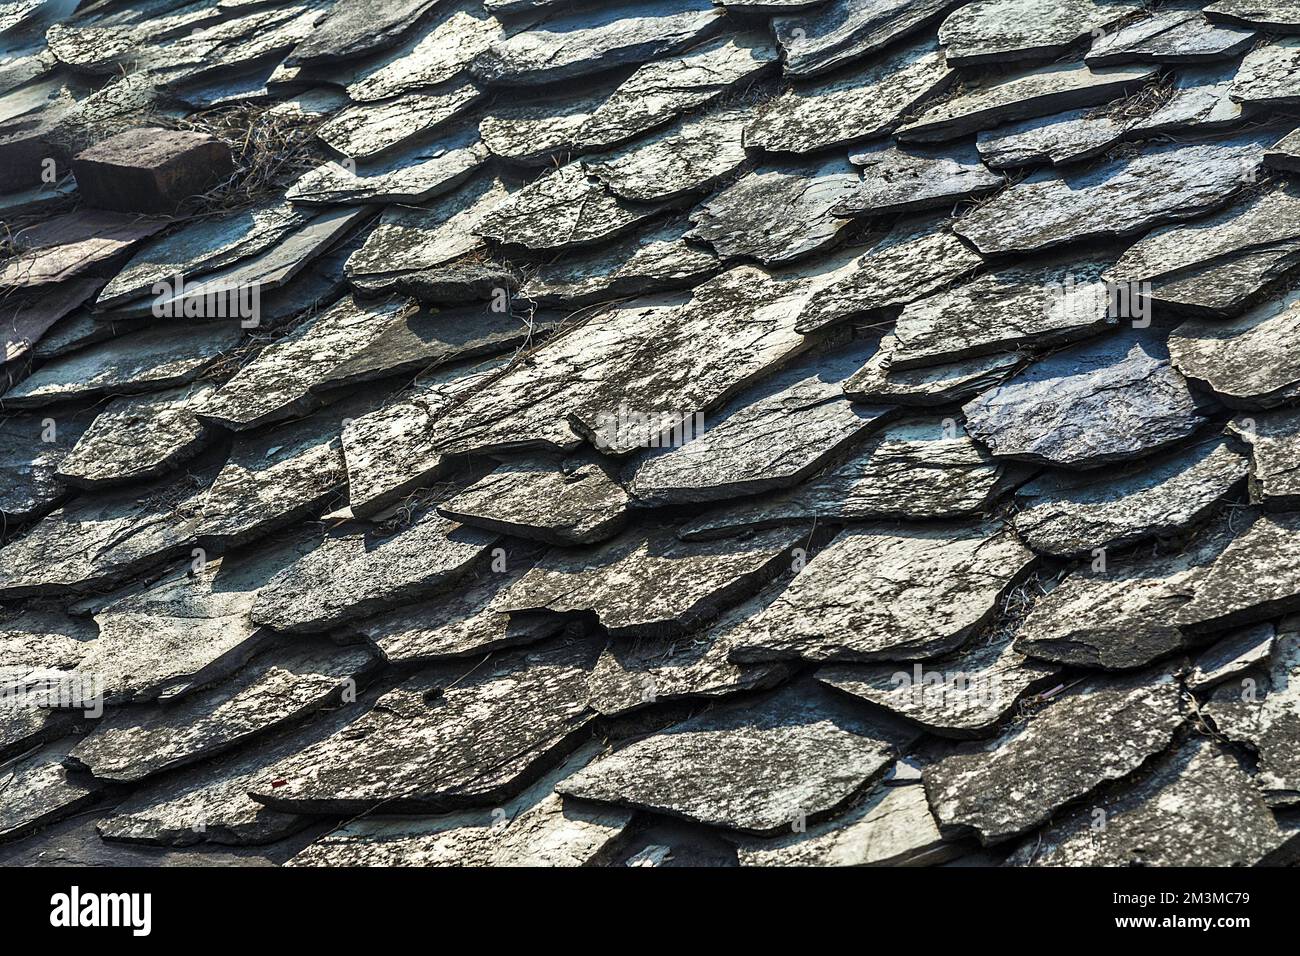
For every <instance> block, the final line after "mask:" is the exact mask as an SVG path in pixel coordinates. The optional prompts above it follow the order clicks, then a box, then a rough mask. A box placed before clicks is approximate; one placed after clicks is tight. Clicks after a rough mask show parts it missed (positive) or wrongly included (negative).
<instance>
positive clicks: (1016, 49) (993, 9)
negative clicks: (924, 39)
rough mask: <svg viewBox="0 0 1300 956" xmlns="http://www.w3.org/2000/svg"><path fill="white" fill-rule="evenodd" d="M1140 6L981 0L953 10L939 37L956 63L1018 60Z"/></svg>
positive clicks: (1063, 44)
mask: <svg viewBox="0 0 1300 956" xmlns="http://www.w3.org/2000/svg"><path fill="white" fill-rule="evenodd" d="M1137 9H1141V8H1140V6H1139V5H1138V4H1136V3H1133V2H1107V0H977V2H975V3H968V4H966V5H965V6H962V7H958V8H957V10H955V11H954V12H953V13H951V14H949V15H948V19H946V20H944V21H943V25H942V26H941V27H939V41H940V42H941V43H942V44H943V45H944V52H945V53H946V54H947V56H948V61H949V62H950V63H952V64H953V65H954V66H976V65H982V64H986V63H1019V62H1022V61H1024V60H1028V59H1035V58H1047V57H1055V56H1059V55H1060V54H1062V53H1064V52H1065V51H1066V49H1068V48H1069V47H1070V46H1071V45H1072V44H1073V43H1074V42H1075V41H1076V40H1078V39H1080V38H1081V37H1085V36H1087V35H1088V34H1090V33H1092V34H1094V35H1095V34H1096V33H1097V32H1100V31H1102V30H1105V28H1107V27H1109V26H1110V25H1111V24H1112V23H1115V22H1116V21H1117V20H1121V19H1123V18H1124V17H1126V16H1129V15H1130V14H1131V13H1133V11H1134V10H1137Z"/></svg>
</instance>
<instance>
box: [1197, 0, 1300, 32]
mask: <svg viewBox="0 0 1300 956" xmlns="http://www.w3.org/2000/svg"><path fill="white" fill-rule="evenodd" d="M1205 16H1206V18H1207V19H1209V20H1211V21H1213V22H1215V23H1240V24H1246V25H1248V26H1252V27H1258V28H1260V29H1262V30H1274V31H1277V32H1278V33H1295V32H1296V31H1297V30H1300V10H1297V9H1296V8H1295V4H1294V2H1293V0H1216V2H1215V3H1211V4H1210V5H1209V6H1207V7H1206V8H1205Z"/></svg>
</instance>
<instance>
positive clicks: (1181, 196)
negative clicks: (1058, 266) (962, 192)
mask: <svg viewBox="0 0 1300 956" xmlns="http://www.w3.org/2000/svg"><path fill="white" fill-rule="evenodd" d="M1271 138H1272V137H1263V138H1261V137H1260V135H1259V134H1254V135H1253V136H1245V137H1240V138H1237V139H1232V140H1223V141H1218V142H1213V143H1204V144H1199V145H1196V144H1193V145H1183V144H1181V143H1177V142H1174V143H1170V144H1167V145H1162V146H1157V147H1155V148H1153V149H1150V150H1148V151H1146V152H1144V153H1142V154H1140V155H1139V156H1137V157H1135V158H1132V159H1115V160H1111V161H1110V162H1107V163H1105V164H1103V165H1101V166H1099V167H1096V168H1094V169H1090V170H1088V171H1087V172H1081V173H1073V174H1056V173H1053V172H1047V171H1044V172H1040V173H1035V174H1034V175H1032V176H1030V177H1029V179H1027V180H1025V181H1024V182H1021V183H1017V184H1016V185H1014V186H1012V187H1010V188H1009V189H1007V190H1005V191H1004V192H1002V193H999V194H998V195H997V196H995V197H993V198H992V199H991V200H989V201H988V202H987V203H984V204H983V205H982V206H980V207H979V208H978V209H975V210H974V211H972V212H971V213H970V214H969V215H967V216H965V217H963V218H962V219H961V220H960V221H959V222H958V223H957V224H956V225H955V226H954V227H953V229H954V231H955V232H956V233H957V234H958V235H959V236H961V237H962V238H964V239H967V240H969V241H970V242H971V243H973V244H974V245H975V248H977V249H978V250H979V251H980V252H981V253H983V254H984V255H994V254H999V253H1007V252H1036V251H1039V250H1042V249H1048V248H1051V247H1054V246H1060V245H1064V244H1067V243H1072V242H1083V241H1086V240H1101V239H1109V238H1116V237H1121V236H1127V235H1131V234H1133V233H1136V232H1142V231H1144V230H1147V229H1150V228H1151V227H1152V226H1157V225H1160V224H1162V223H1167V222H1178V221H1181V220H1184V219H1191V218H1194V217H1196V216H1200V215H1203V214H1204V213H1207V212H1211V211H1213V210H1214V209H1216V208H1217V207H1219V206H1222V205H1224V204H1225V203H1227V201H1228V200H1229V199H1231V198H1232V196H1233V194H1234V193H1236V192H1237V191H1238V190H1239V189H1241V188H1242V187H1243V186H1244V185H1246V184H1248V183H1249V182H1251V181H1253V179H1254V176H1255V170H1256V169H1257V168H1258V166H1259V163H1260V160H1261V159H1262V157H1263V145H1262V144H1263V141H1264V139H1271Z"/></svg>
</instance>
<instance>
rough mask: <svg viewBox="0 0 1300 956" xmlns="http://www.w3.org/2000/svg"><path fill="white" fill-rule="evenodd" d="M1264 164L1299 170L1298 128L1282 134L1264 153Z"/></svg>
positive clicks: (1289, 170)
mask: <svg viewBox="0 0 1300 956" xmlns="http://www.w3.org/2000/svg"><path fill="white" fill-rule="evenodd" d="M1264 165H1265V166H1269V167H1271V168H1273V169H1282V170H1286V171H1288V172H1296V171H1298V170H1300V130H1296V131H1295V132H1292V133H1288V134H1287V135H1286V136H1283V137H1282V138H1281V139H1280V140H1278V141H1277V143H1275V144H1274V145H1273V147H1272V148H1271V149H1269V150H1268V151H1267V152H1266V153H1264Z"/></svg>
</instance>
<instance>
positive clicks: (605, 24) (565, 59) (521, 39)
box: [473, 0, 723, 86]
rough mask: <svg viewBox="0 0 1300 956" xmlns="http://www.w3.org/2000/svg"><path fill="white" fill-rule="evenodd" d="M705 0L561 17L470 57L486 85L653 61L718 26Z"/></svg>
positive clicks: (640, 2)
mask: <svg viewBox="0 0 1300 956" xmlns="http://www.w3.org/2000/svg"><path fill="white" fill-rule="evenodd" d="M721 13H722V11H721V10H720V9H719V8H717V7H715V6H714V5H713V4H712V2H710V0H637V2H635V3H628V4H622V5H619V6H615V7H612V8H604V9H600V10H593V11H585V12H579V13H574V14H572V15H561V16H559V17H557V18H555V19H553V20H546V21H544V22H542V23H540V24H538V25H537V26H534V27H532V28H530V29H527V30H522V31H520V32H518V33H515V34H513V35H511V36H505V37H499V38H497V39H496V40H494V41H493V42H492V44H491V45H490V46H489V47H488V49H487V51H486V52H485V53H483V54H481V55H480V56H479V57H478V58H477V59H476V60H475V61H474V67H473V69H474V73H475V75H476V76H478V77H479V78H481V79H482V80H484V81H486V82H488V83H494V84H502V85H510V86H524V85H531V84H535V83H555V82H559V81H561V80H574V79H577V78H579V77H583V76H588V75H590V74H593V73H599V72H602V71H604V70H610V69H613V68H615V67H619V66H629V65H635V64H640V63H645V62H646V61H648V60H654V59H657V58H658V57H660V56H663V55H664V54H669V53H676V52H679V51H681V50H683V49H685V48H687V47H689V46H691V45H692V44H693V43H696V42H698V41H700V40H704V39H707V38H708V37H709V36H710V35H712V34H713V33H716V32H717V31H718V30H720V29H721V28H722V25H723V24H722V20H721Z"/></svg>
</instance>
